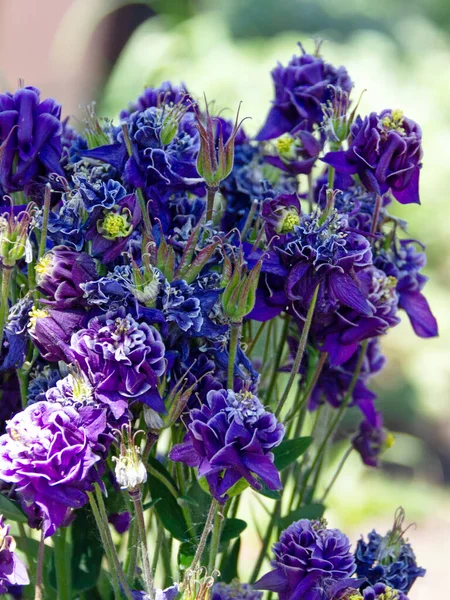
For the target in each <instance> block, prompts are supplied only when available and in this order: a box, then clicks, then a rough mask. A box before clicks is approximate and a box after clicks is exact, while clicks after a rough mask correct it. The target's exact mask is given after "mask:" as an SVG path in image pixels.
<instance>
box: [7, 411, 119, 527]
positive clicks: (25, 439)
mask: <svg viewBox="0 0 450 600" xmlns="http://www.w3.org/2000/svg"><path fill="white" fill-rule="evenodd" d="M106 428H107V424H106V412H105V411H104V410H102V409H100V408H95V407H92V406H87V407H82V408H79V409H78V410H76V409H75V408H73V407H72V406H62V405H61V404H59V403H51V402H38V403H36V404H32V405H31V406H29V407H27V408H26V409H25V410H23V411H22V412H20V413H18V414H17V415H16V416H15V417H13V418H12V419H11V420H10V421H9V423H8V426H7V433H5V434H4V435H2V436H1V437H0V479H2V480H3V481H6V482H8V483H12V484H15V485H16V490H17V492H19V494H20V496H21V498H22V500H23V504H24V508H25V510H27V511H33V510H35V509H37V510H38V512H39V514H40V516H41V518H42V519H43V529H44V532H45V535H46V536H50V535H53V533H54V532H55V531H56V529H57V528H58V527H60V526H61V525H62V524H63V523H64V522H65V520H66V519H67V518H68V517H69V515H70V511H71V509H74V508H79V507H81V506H83V505H84V504H86V502H87V501H88V498H87V495H86V492H87V491H92V489H93V484H94V482H96V481H97V482H99V481H100V476H99V473H98V468H101V466H102V457H103V456H104V454H105V451H106V446H105V443H106V441H107V438H106V437H105V431H106Z"/></svg>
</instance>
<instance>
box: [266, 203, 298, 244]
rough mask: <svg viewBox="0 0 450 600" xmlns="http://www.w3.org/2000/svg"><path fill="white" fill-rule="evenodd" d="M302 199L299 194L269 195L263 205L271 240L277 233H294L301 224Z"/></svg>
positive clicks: (267, 231)
mask: <svg viewBox="0 0 450 600" xmlns="http://www.w3.org/2000/svg"><path fill="white" fill-rule="evenodd" d="M300 212H301V209H300V200H299V198H298V196H297V194H280V195H278V196H275V197H268V198H266V199H265V200H264V202H263V203H262V207H261V216H262V218H263V219H264V223H265V228H266V238H267V240H268V241H269V242H270V241H271V240H272V238H273V237H274V236H276V235H286V234H289V233H293V232H294V231H295V228H296V227H297V225H300Z"/></svg>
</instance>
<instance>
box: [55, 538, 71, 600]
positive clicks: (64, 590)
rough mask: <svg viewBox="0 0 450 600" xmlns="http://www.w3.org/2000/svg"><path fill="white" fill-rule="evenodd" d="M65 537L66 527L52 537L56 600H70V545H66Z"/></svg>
mask: <svg viewBox="0 0 450 600" xmlns="http://www.w3.org/2000/svg"><path fill="white" fill-rule="evenodd" d="M66 536H67V527H62V528H61V529H59V530H58V532H57V533H56V534H55V535H54V536H53V548H54V557H55V570H56V583H57V589H58V600H71V598H72V570H71V565H70V561H71V556H70V545H69V544H67V543H66Z"/></svg>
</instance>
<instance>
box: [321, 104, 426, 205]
mask: <svg viewBox="0 0 450 600" xmlns="http://www.w3.org/2000/svg"><path fill="white" fill-rule="evenodd" d="M323 160H324V162H326V163H327V164H329V165H330V166H332V167H334V168H335V169H336V171H338V172H342V173H348V174H357V175H358V176H359V177H360V179H361V181H362V183H363V184H364V186H365V187H366V188H367V190H369V191H371V192H375V193H376V194H385V193H386V192H387V191H388V190H391V192H392V194H393V196H394V197H395V198H396V199H397V200H398V201H399V202H400V203H401V204H409V203H411V202H415V203H417V204H419V203H420V200H419V172H420V167H421V160H422V131H421V129H420V127H419V125H417V123H415V122H414V121H412V120H411V119H408V118H406V117H404V116H403V112H402V111H400V110H393V111H391V110H384V111H382V112H381V113H380V114H379V115H378V114H377V113H371V114H370V115H369V116H368V117H365V118H364V119H361V117H358V118H357V119H356V121H355V122H354V123H353V125H352V127H351V139H350V145H349V148H348V150H346V151H344V150H339V151H337V152H329V153H328V154H326V155H325V157H324V159H323Z"/></svg>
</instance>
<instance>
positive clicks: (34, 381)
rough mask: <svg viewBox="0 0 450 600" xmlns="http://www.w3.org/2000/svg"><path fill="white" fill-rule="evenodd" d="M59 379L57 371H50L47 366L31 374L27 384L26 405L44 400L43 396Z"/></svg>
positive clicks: (59, 374) (59, 375)
mask: <svg viewBox="0 0 450 600" xmlns="http://www.w3.org/2000/svg"><path fill="white" fill-rule="evenodd" d="M60 379H61V373H60V372H59V370H58V369H52V368H51V367H50V366H49V365H46V366H45V367H44V368H43V369H41V370H35V371H34V372H32V373H31V377H30V380H29V383H28V395H27V400H28V404H33V403H34V402H41V401H42V400H46V397H45V394H46V392H47V390H49V389H50V388H52V387H54V386H55V385H56V383H57V381H59V380H60Z"/></svg>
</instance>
